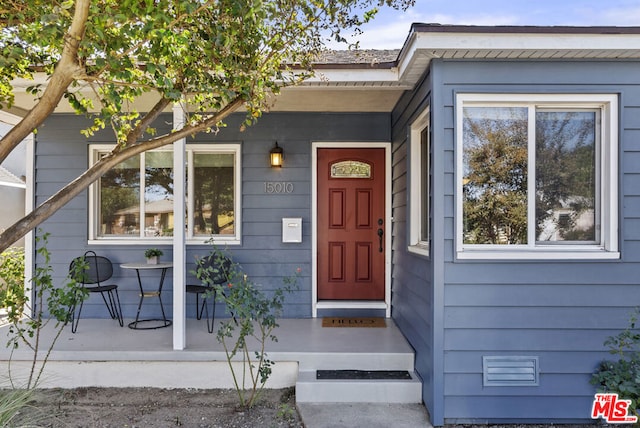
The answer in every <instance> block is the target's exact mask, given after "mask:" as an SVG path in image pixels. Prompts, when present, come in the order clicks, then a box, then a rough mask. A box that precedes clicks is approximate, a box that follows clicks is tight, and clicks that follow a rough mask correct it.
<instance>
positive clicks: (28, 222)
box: [0, 97, 243, 253]
mask: <svg viewBox="0 0 640 428" xmlns="http://www.w3.org/2000/svg"><path fill="white" fill-rule="evenodd" d="M242 103H243V100H242V98H241V97H237V98H235V99H234V100H233V101H232V102H230V103H229V104H227V105H226V106H225V107H224V108H223V109H221V110H220V111H219V112H217V113H216V114H213V115H212V116H210V117H209V118H208V119H206V120H204V121H203V122H201V123H199V124H196V125H191V126H186V127H184V128H182V129H180V130H178V131H176V132H172V133H169V134H167V135H163V136H161V137H158V138H154V139H151V140H147V141H144V142H142V143H139V144H134V145H130V146H127V147H125V148H123V149H122V150H120V151H114V152H112V153H111V154H109V155H108V156H105V157H104V158H102V159H100V160H99V161H98V162H96V163H95V164H94V165H93V166H91V168H89V169H88V170H86V171H85V172H84V173H83V174H82V175H80V176H79V177H78V178H76V179H75V180H73V181H72V182H70V183H69V184H67V185H66V186H65V187H63V188H62V189H60V190H59V191H58V192H57V193H56V194H54V195H53V196H51V197H50V198H49V199H47V200H46V201H45V202H43V203H42V204H41V205H40V206H38V207H37V208H36V209H35V210H33V211H32V212H30V213H29V214H27V215H26V216H25V217H23V218H22V219H20V220H18V221H17V222H16V223H15V224H13V225H12V226H11V227H9V228H8V229H6V230H5V231H4V232H3V233H2V234H0V253H1V252H3V251H4V250H6V249H7V248H9V246H10V245H11V244H13V243H14V242H16V241H17V240H18V239H20V238H22V237H23V236H24V235H26V234H27V233H28V232H29V231H30V230H33V229H34V228H36V227H37V226H38V225H40V224H41V223H42V222H44V221H45V220H46V219H48V218H49V217H51V216H52V215H53V214H55V212H56V211H58V210H59V209H60V208H62V207H63V206H64V205H66V204H67V203H68V202H69V201H71V200H72V199H73V198H74V197H76V196H77V195H79V194H80V193H81V192H82V191H83V190H85V189H86V188H88V187H89V186H90V185H91V184H92V183H93V182H94V181H96V180H97V179H98V178H100V177H101V176H102V175H103V174H105V173H106V172H108V171H109V170H110V169H111V168H113V167H115V166H116V165H118V164H119V163H120V162H123V161H125V160H127V159H129V158H131V157H133V156H135V155H137V154H140V153H142V152H145V151H147V150H152V149H156V148H158V147H162V146H166V145H167V144H171V143H173V142H175V141H177V140H179V139H181V138H186V137H188V136H190V135H193V134H196V133H198V132H201V131H204V130H206V129H208V128H210V127H212V126H215V125H216V124H217V123H218V122H220V121H221V120H223V119H224V118H225V117H227V116H228V115H230V114H231V113H233V112H234V111H235V110H236V109H237V108H238V107H240V106H241V105H242ZM159 104H161V102H159V103H158V104H157V105H156V107H159ZM156 116H157V115H156ZM135 131H136V130H135V129H134V130H132V131H131V132H132V133H133V132H135Z"/></svg>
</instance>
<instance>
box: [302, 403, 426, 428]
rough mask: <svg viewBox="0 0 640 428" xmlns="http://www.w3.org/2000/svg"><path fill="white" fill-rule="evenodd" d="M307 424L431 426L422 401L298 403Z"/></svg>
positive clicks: (323, 427) (310, 427)
mask: <svg viewBox="0 0 640 428" xmlns="http://www.w3.org/2000/svg"><path fill="white" fill-rule="evenodd" d="M298 410H299V412H300V416H301V417H302V420H303V422H304V425H305V427H306V428H390V427H393V428H419V427H420V428H432V425H431V423H430V422H429V415H428V413H427V410H426V409H425V407H424V406H423V405H421V404H377V403H375V404H369V403H351V404H335V403H298Z"/></svg>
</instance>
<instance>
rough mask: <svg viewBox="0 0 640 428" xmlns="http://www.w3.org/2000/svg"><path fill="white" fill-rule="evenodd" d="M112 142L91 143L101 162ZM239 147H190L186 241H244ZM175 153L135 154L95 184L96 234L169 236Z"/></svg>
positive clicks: (92, 219) (119, 237)
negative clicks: (240, 234) (240, 223)
mask: <svg viewBox="0 0 640 428" xmlns="http://www.w3.org/2000/svg"><path fill="white" fill-rule="evenodd" d="M111 149H112V147H111V146H104V145H94V146H91V160H92V162H96V161H97V160H99V159H100V158H101V157H103V156H105V155H107V154H108V153H109V152H110V151H111ZM239 154H240V148H239V145H188V146H187V157H186V158H187V169H186V173H187V176H186V183H187V198H186V199H187V207H186V212H185V215H186V224H187V236H186V239H187V240H188V241H189V240H191V241H194V242H201V241H203V240H207V239H209V238H212V237H213V238H214V240H216V241H221V242H226V243H233V242H234V241H235V242H239V240H240V237H239V233H238V232H239V228H238V227H237V225H238V222H239V213H240V208H239V203H240V193H239V181H240V168H239ZM173 179H174V171H173V152H172V151H170V150H155V151H149V152H145V153H142V154H141V155H138V156H135V157H133V158H130V159H128V160H126V161H124V162H122V163H120V164H119V165H117V166H116V167H115V168H113V169H112V170H110V171H109V172H107V173H106V174H104V175H103V176H102V177H101V178H100V179H99V180H98V181H97V182H96V183H95V184H94V185H93V186H92V188H91V191H90V197H91V207H92V211H91V215H90V228H91V238H90V239H93V240H101V241H120V240H137V241H139V240H153V241H158V240H163V239H164V240H168V239H169V238H171V237H172V236H173V227H174V226H173V220H174V217H173V216H174V204H173V194H174V184H173Z"/></svg>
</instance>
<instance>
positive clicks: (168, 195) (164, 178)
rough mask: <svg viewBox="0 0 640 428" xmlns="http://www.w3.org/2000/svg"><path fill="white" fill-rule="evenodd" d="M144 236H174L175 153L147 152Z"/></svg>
mask: <svg viewBox="0 0 640 428" xmlns="http://www.w3.org/2000/svg"><path fill="white" fill-rule="evenodd" d="M144 202H145V204H144V236H146V237H152V236H173V154H172V153H171V152H147V153H145V187H144Z"/></svg>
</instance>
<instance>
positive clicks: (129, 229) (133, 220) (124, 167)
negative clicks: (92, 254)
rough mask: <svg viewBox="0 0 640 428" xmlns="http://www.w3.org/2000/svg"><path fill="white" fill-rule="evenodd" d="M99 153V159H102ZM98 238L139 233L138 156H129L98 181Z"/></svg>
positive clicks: (103, 154)
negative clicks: (99, 236)
mask: <svg viewBox="0 0 640 428" xmlns="http://www.w3.org/2000/svg"><path fill="white" fill-rule="evenodd" d="M105 155H106V153H102V154H101V156H105ZM98 192H99V198H100V199H99V200H100V213H99V224H100V231H99V234H100V235H101V236H131V235H139V234H140V156H135V157H132V158H131V159H128V160H126V161H124V162H122V163H120V164H118V165H117V166H116V167H115V168H113V169H111V170H110V171H109V172H107V173H106V174H104V175H103V176H102V177H101V178H100V180H99V181H98Z"/></svg>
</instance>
